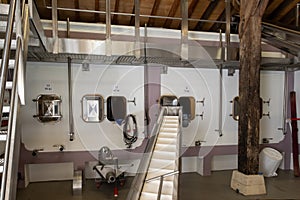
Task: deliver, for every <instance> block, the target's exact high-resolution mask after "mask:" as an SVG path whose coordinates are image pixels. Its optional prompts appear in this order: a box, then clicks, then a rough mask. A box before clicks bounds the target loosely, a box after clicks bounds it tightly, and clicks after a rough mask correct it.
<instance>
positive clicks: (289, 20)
mask: <svg viewBox="0 0 300 200" xmlns="http://www.w3.org/2000/svg"><path fill="white" fill-rule="evenodd" d="M295 20H296V8H295V9H291V10H290V11H289V12H288V13H287V14H286V15H284V16H283V17H282V18H281V20H280V23H282V24H285V25H296V21H295ZM293 22H295V23H294V24H293Z"/></svg>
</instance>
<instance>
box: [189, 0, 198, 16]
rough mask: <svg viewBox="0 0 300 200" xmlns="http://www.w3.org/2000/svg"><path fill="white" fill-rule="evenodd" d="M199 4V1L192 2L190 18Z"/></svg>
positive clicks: (193, 0)
mask: <svg viewBox="0 0 300 200" xmlns="http://www.w3.org/2000/svg"><path fill="white" fill-rule="evenodd" d="M198 3H199V0H192V2H191V4H190V5H189V11H188V16H189V18H190V17H191V16H192V14H193V12H194V11H195V8H196V6H197V4H198Z"/></svg>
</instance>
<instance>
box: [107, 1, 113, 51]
mask: <svg viewBox="0 0 300 200" xmlns="http://www.w3.org/2000/svg"><path fill="white" fill-rule="evenodd" d="M105 44H106V45H105V47H106V56H111V55H112V47H111V46H112V44H111V10H110V0H106V41H105Z"/></svg>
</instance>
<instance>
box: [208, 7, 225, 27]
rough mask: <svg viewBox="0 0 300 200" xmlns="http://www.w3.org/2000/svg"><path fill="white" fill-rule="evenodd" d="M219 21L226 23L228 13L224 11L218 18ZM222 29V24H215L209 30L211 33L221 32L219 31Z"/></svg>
mask: <svg viewBox="0 0 300 200" xmlns="http://www.w3.org/2000/svg"><path fill="white" fill-rule="evenodd" d="M217 20H218V21H225V20H226V11H225V9H224V10H223V12H222V14H221V15H220V16H219V17H218V19H217ZM220 29H222V24H220V23H214V24H213V25H212V27H211V28H210V29H209V31H212V32H219V30H220Z"/></svg>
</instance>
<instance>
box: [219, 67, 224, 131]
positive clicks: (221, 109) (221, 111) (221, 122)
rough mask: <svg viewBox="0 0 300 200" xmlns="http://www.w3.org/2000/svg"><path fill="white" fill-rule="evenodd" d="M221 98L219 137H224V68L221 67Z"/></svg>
mask: <svg viewBox="0 0 300 200" xmlns="http://www.w3.org/2000/svg"><path fill="white" fill-rule="evenodd" d="M219 95H220V97H219V110H220V111H219V130H218V132H219V136H220V137H222V136H223V130H222V125H223V118H222V117H223V66H222V65H220V94H219Z"/></svg>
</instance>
